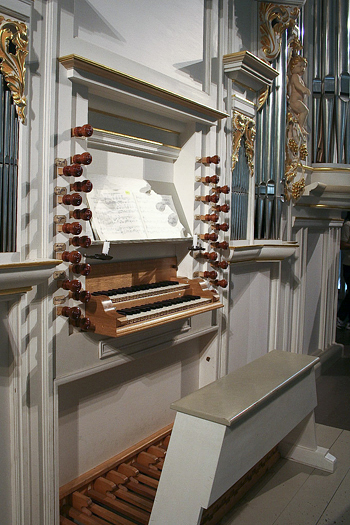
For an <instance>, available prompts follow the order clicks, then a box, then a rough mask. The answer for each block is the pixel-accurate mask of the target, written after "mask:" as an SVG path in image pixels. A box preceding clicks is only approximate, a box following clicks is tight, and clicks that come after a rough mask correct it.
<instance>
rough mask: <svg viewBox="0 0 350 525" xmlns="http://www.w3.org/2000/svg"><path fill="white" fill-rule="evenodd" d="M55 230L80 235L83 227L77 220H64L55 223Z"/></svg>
mask: <svg viewBox="0 0 350 525" xmlns="http://www.w3.org/2000/svg"><path fill="white" fill-rule="evenodd" d="M57 231H59V232H63V233H71V234H72V235H80V234H81V232H82V231H83V227H82V225H81V224H79V222H65V223H64V224H58V225H57Z"/></svg>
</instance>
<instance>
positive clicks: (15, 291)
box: [0, 286, 33, 295]
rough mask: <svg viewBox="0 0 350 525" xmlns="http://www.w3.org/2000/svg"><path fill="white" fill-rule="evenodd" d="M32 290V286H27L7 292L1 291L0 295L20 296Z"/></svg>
mask: <svg viewBox="0 0 350 525" xmlns="http://www.w3.org/2000/svg"><path fill="white" fill-rule="evenodd" d="M31 290H33V287H32V286H25V287H24V288H8V289H7V290H0V295H13V294H20V293H26V292H30V291H31Z"/></svg>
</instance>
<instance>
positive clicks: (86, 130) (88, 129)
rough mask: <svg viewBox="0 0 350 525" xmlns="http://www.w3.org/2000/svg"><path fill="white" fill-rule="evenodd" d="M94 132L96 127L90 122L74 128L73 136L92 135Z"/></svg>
mask: <svg viewBox="0 0 350 525" xmlns="http://www.w3.org/2000/svg"><path fill="white" fill-rule="evenodd" d="M93 132H94V128H93V127H92V126H90V124H84V126H77V127H76V128H73V130H72V135H73V137H91V135H92V134H93Z"/></svg>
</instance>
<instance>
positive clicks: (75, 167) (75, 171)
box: [63, 164, 83, 177]
mask: <svg viewBox="0 0 350 525" xmlns="http://www.w3.org/2000/svg"><path fill="white" fill-rule="evenodd" d="M82 174H83V166H81V165H80V164H71V165H70V166H64V167H63V175H67V177H80V176H81V175H82Z"/></svg>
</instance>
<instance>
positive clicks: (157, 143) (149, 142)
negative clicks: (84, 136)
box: [90, 128, 181, 150]
mask: <svg viewBox="0 0 350 525" xmlns="http://www.w3.org/2000/svg"><path fill="white" fill-rule="evenodd" d="M94 131H99V132H100V133H105V134H109V135H116V136H117V137H125V138H127V139H134V140H138V141H141V142H146V143H147V144H153V145H154V146H164V147H166V148H173V149H177V150H180V149H181V148H179V147H178V146H170V145H168V144H163V142H156V141H155V140H148V139H142V138H140V137H134V136H133V135H125V134H124V133H117V131H109V130H108V129H100V128H94ZM90 140H92V141H93V140H94V139H90Z"/></svg>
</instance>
